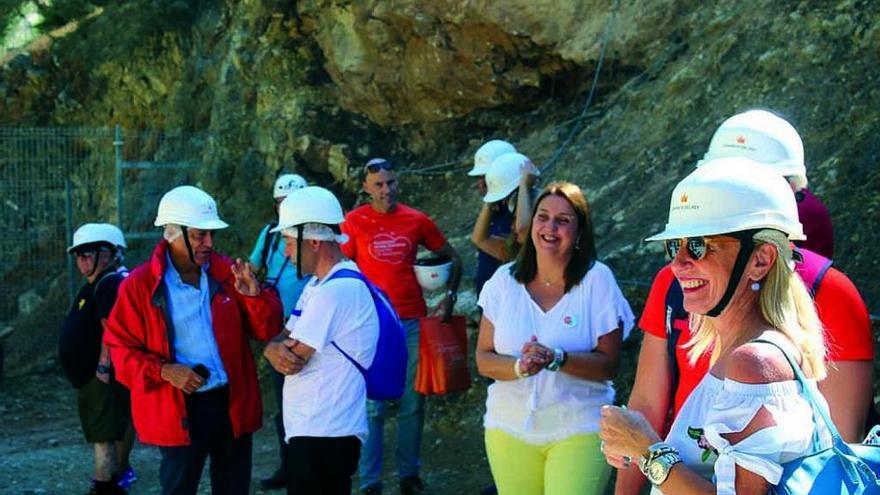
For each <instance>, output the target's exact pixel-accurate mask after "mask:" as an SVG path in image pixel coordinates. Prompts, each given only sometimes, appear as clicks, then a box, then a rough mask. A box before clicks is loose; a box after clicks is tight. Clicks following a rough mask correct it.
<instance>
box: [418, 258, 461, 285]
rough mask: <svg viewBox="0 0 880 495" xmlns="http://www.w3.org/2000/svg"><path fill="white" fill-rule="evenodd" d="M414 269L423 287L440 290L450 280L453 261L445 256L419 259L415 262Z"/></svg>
mask: <svg viewBox="0 0 880 495" xmlns="http://www.w3.org/2000/svg"><path fill="white" fill-rule="evenodd" d="M413 271H414V272H415V274H416V280H418V282H419V285H420V286H422V289H424V290H426V291H435V290H440V289H442V288H443V287H445V286H446V283H447V282H448V281H449V273H450V272H451V271H452V261H450V260H449V259H448V258H445V257H439V258H424V259H419V260H416V262H415V263H414V264H413Z"/></svg>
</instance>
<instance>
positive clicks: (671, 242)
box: [663, 236, 742, 260]
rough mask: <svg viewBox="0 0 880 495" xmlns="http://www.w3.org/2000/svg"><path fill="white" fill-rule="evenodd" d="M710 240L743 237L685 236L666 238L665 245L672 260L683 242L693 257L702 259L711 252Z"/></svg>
mask: <svg viewBox="0 0 880 495" xmlns="http://www.w3.org/2000/svg"><path fill="white" fill-rule="evenodd" d="M709 241H711V242H714V243H716V244H717V243H721V242H741V241H742V239H740V237H739V236H733V238H732V239H725V238H722V237H685V238H684V239H666V240H665V241H663V247H664V248H665V249H666V256H668V257H669V259H670V260H673V259H675V255H676V254H678V251H679V250H680V249H681V246H682V244H684V245H685V247H686V248H687V253H688V255H689V256H690V257H691V258H693V259H695V260H701V259H703V258H705V257H706V253H707V252H709V249H708V245H709Z"/></svg>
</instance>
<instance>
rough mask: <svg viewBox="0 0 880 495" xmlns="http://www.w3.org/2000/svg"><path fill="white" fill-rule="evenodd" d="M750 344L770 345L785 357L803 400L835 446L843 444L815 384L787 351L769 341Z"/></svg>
mask: <svg viewBox="0 0 880 495" xmlns="http://www.w3.org/2000/svg"><path fill="white" fill-rule="evenodd" d="M752 342H761V343H764V344H770V345H772V346H774V347H776V348H777V349H779V351H780V352H782V355H783V356H785V360H786V361H788V364H789V366H791V370H792V371H793V372H794V377H795V379H796V380H797V381H798V383H800V385H801V390H803V394H804V398H805V399H807V401H808V402H809V403H810V405H811V406H812V408H813V411H814V412H815V413H816V414H818V415H819V417H820V418H822V421H823V422H824V423H825V427H826V428H828V431H829V432H830V433H831V437H832V438H833V439H834V443H835V444H840V443H843V439H842V438H841V436H840V433H839V432H838V431H837V427H835V426H834V422H833V421H831V414H830V413H829V412H828V408H827V407H824V406H823V405H822V404H821V403H820V402H819V401H818V400H817V399H816V394H818V393H819V391H818V389H817V388H816V386H815V384H813V383H810V382H808V381H807V377H805V376H804V372H803V371H801V367H800V366H798V364H797V361H795V359H794V358H793V357H792V356H791V354H789V353H788V351H787V350H786V349H785V348H784V347H783V346H781V345H779V344H778V343H777V342H773V341H772V340H770V339H766V338H764V339H755V340H753V341H752Z"/></svg>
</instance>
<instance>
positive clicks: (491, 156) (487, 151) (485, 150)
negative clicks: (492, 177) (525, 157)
mask: <svg viewBox="0 0 880 495" xmlns="http://www.w3.org/2000/svg"><path fill="white" fill-rule="evenodd" d="M507 153H516V148H514V147H513V145H512V144H510V143H508V142H507V141H502V140H500V139H493V140H491V141H487V142H485V143H483V145H482V146H480V148H479V149H478V150H477V152H476V153H474V168H472V169H471V171H470V172H468V175H470V176H472V177H477V176H480V175H486V172H488V171H489V167H490V166H491V165H492V162H494V161H495V159H496V158H498V157H499V156H501V155H505V154H507Z"/></svg>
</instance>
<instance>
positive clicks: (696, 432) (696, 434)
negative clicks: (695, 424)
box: [688, 426, 718, 463]
mask: <svg viewBox="0 0 880 495" xmlns="http://www.w3.org/2000/svg"><path fill="white" fill-rule="evenodd" d="M688 436H689V437H691V438H692V439H694V440H696V441H697V447H699V448H701V449H702V450H703V454H702V455H701V456H700V460H701V461H702V462H704V463H705V462H707V461H708V460H709V457H710V456H711V455H712V454H715V457H718V451H717V450H715V448H714V447H712V446H711V445H710V444H709V441H708V440H706V435H705V434H704V433H703V429H702V428H692V427H690V426H688Z"/></svg>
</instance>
